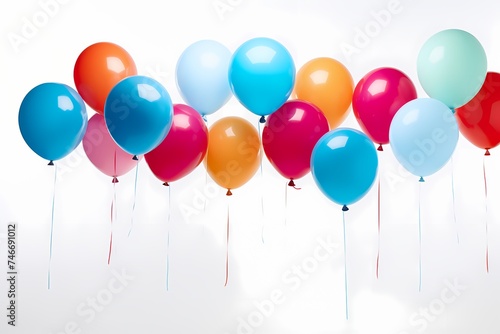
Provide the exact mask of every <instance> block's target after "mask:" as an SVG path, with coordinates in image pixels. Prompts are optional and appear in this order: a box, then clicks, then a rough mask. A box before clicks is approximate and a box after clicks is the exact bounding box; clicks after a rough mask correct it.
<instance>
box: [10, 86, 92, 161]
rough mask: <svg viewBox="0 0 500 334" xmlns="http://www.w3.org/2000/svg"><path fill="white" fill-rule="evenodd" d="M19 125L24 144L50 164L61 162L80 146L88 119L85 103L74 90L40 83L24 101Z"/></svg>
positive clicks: (20, 110)
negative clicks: (54, 161)
mask: <svg viewBox="0 0 500 334" xmlns="http://www.w3.org/2000/svg"><path fill="white" fill-rule="evenodd" d="M18 121H19V129H20V130H21V135H22V136H23V138H24V141H25V142H26V144H28V146H29V147H30V148H31V149H32V150H33V151H34V152H35V153H36V154H38V155H39V156H41V157H42V158H44V159H47V160H51V161H52V160H59V159H61V158H64V157H65V156H66V155H68V154H69V153H71V152H72V151H73V150H74V149H75V148H76V147H77V146H78V145H79V144H80V142H81V141H82V139H83V136H84V134H85V130H86V129H87V123H88V118H87V110H86V109H85V103H84V102H83V100H82V98H81V97H80V95H78V93H77V92H76V91H75V90H74V89H73V88H71V87H69V86H67V85H65V84H61V83H43V84H41V85H38V86H36V87H35V88H33V89H32V90H30V91H29V92H28V94H26V96H25V97H24V99H23V101H22V103H21V107H20V108H19V119H18Z"/></svg>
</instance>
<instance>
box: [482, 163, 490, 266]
mask: <svg viewBox="0 0 500 334" xmlns="http://www.w3.org/2000/svg"><path fill="white" fill-rule="evenodd" d="M483 178H484V202H485V216H486V217H485V224H484V226H485V233H486V272H487V273H489V272H490V263H489V262H490V260H489V245H488V179H487V178H486V159H485V158H484V157H483Z"/></svg>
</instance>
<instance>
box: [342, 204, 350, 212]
mask: <svg viewBox="0 0 500 334" xmlns="http://www.w3.org/2000/svg"><path fill="white" fill-rule="evenodd" d="M342 211H344V212H346V211H349V208H348V207H347V205H345V204H344V206H343V207H342Z"/></svg>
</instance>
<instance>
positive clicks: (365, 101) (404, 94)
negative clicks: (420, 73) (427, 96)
mask: <svg viewBox="0 0 500 334" xmlns="http://www.w3.org/2000/svg"><path fill="white" fill-rule="evenodd" d="M416 98H417V91H416V89H415V86H414V85H413V82H412V81H411V80H410V78H409V77H408V76H407V75H406V74H404V73H403V72H401V71H399V70H397V69H395V68H390V67H382V68H378V69H375V70H373V71H371V72H369V73H368V74H366V75H365V76H364V77H363V78H362V79H361V80H360V81H359V82H358V84H357V85H356V88H355V89H354V93H353V99H352V109H353V111H354V116H356V119H357V120H358V123H359V125H360V126H361V128H362V130H363V131H364V132H365V133H366V134H367V135H368V136H369V137H370V139H371V140H372V141H373V142H374V143H377V144H380V145H382V144H387V143H389V127H390V125H391V122H392V118H393V117H394V115H395V114H396V112H397V111H398V110H399V108H401V107H402V106H403V105H404V104H405V103H407V102H409V101H411V100H414V99H416Z"/></svg>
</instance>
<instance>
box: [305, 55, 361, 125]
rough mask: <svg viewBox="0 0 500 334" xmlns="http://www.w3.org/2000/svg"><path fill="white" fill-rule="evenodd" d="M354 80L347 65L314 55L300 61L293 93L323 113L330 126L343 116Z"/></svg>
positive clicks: (343, 117)
mask: <svg viewBox="0 0 500 334" xmlns="http://www.w3.org/2000/svg"><path fill="white" fill-rule="evenodd" d="M353 89H354V81H353V79H352V76H351V74H350V73H349V71H348V70H347V68H346V67H345V66H344V65H342V64H341V63H340V62H338V61H337V60H335V59H332V58H325V57H323V58H316V59H312V60H310V61H309V62H307V63H306V64H304V65H303V66H302V67H301V68H300V70H299V71H298V73H297V80H296V84H295V95H296V96H297V99H299V100H304V101H307V102H310V103H312V104H314V105H315V106H317V107H318V108H319V109H320V110H321V111H322V112H323V114H325V116H326V119H327V120H328V123H329V124H330V129H334V128H336V127H338V126H339V125H340V123H342V121H343V120H344V119H345V118H346V117H347V114H348V110H349V106H350V105H351V101H352V93H353Z"/></svg>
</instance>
